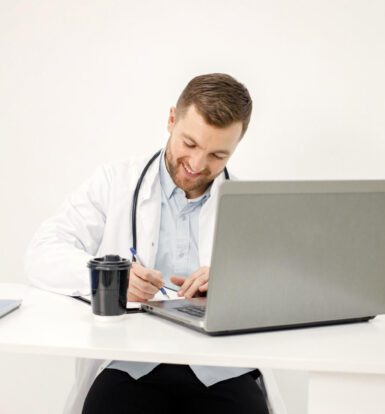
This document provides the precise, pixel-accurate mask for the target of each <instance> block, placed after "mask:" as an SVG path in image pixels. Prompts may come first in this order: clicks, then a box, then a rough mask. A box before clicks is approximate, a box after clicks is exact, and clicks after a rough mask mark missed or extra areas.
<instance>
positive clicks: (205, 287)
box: [199, 282, 209, 292]
mask: <svg viewBox="0 0 385 414" xmlns="http://www.w3.org/2000/svg"><path fill="white" fill-rule="evenodd" d="M208 289H209V282H206V283H205V284H204V285H202V286H199V291H200V292H207V291H208Z"/></svg>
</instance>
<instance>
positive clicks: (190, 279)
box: [179, 268, 204, 295]
mask: <svg viewBox="0 0 385 414" xmlns="http://www.w3.org/2000/svg"><path fill="white" fill-rule="evenodd" d="M203 272H204V270H203V269H202V268H199V269H198V270H197V271H195V272H194V273H191V275H190V276H189V277H187V278H185V281H184V283H183V284H182V286H181V288H180V289H179V292H180V293H181V295H182V294H183V293H184V292H185V291H186V290H187V289H189V288H190V286H191V285H192V284H193V283H194V281H195V280H196V279H197V278H199V277H200V276H202V274H203Z"/></svg>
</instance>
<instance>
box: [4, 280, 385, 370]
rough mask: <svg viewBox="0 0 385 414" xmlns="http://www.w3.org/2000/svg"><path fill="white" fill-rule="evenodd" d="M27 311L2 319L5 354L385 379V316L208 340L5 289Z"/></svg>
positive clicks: (24, 289) (144, 317) (161, 323)
mask: <svg viewBox="0 0 385 414" xmlns="http://www.w3.org/2000/svg"><path fill="white" fill-rule="evenodd" d="M0 298H13V299H17V298H22V299H23V304H22V306H21V307H20V308H19V309H18V310H16V311H15V312H12V313H10V314H8V315H7V316H5V317H3V318H1V319H0V350H2V351H3V352H22V353H31V354H33V353H35V354H50V355H63V356H75V357H88V358H96V359H108V360H111V359H115V360H116V359H119V360H131V361H156V362H168V363H188V364H194V365H217V366H239V367H259V368H277V369H294V370H304V371H331V372H357V373H379V374H384V373H385V315H381V316H378V317H376V318H375V319H374V320H372V321H370V322H364V323H355V324H348V325H335V326H327V327H318V328H306V329H292V330H282V331H274V332H266V333H252V334H241V335H231V336H224V337H210V336H207V335H205V334H203V333H200V332H196V331H193V330H191V329H188V328H185V327H183V326H180V325H177V324H175V323H172V322H169V321H167V320H164V319H161V318H158V317H156V316H153V315H148V314H142V313H140V314H131V315H126V316H125V318H124V319H123V320H122V321H119V322H108V323H103V322H98V321H95V320H94V318H93V315H92V312H91V308H90V306H89V305H87V304H84V303H82V302H80V301H76V300H74V299H72V298H70V297H67V296H62V295H58V294H54V293H50V292H46V291H43V290H40V289H36V288H33V287H29V286H26V285H17V284H0Z"/></svg>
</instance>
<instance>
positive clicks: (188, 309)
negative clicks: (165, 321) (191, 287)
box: [175, 305, 206, 318]
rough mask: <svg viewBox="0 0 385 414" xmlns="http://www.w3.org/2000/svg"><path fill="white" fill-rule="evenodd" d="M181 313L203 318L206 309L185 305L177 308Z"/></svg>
mask: <svg viewBox="0 0 385 414" xmlns="http://www.w3.org/2000/svg"><path fill="white" fill-rule="evenodd" d="M175 309H176V310H178V311H179V312H183V313H188V314H189V315H192V316H196V317H197V318H203V316H205V311H206V307H205V306H198V305H185V306H179V307H177V308H175Z"/></svg>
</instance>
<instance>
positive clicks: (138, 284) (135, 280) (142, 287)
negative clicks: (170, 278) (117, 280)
mask: <svg viewBox="0 0 385 414" xmlns="http://www.w3.org/2000/svg"><path fill="white" fill-rule="evenodd" d="M128 285H129V286H132V287H134V288H135V289H138V290H139V291H140V292H143V293H145V294H150V295H155V293H156V292H158V290H159V289H158V287H157V286H154V285H153V284H151V283H150V282H147V281H146V280H143V279H141V278H139V277H137V276H136V275H132V278H130V281H129V284H128Z"/></svg>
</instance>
